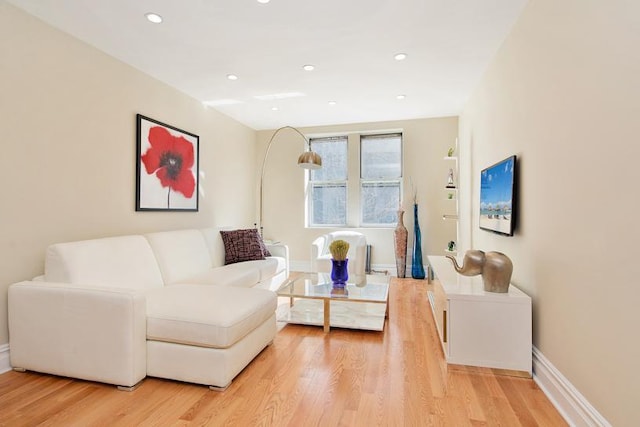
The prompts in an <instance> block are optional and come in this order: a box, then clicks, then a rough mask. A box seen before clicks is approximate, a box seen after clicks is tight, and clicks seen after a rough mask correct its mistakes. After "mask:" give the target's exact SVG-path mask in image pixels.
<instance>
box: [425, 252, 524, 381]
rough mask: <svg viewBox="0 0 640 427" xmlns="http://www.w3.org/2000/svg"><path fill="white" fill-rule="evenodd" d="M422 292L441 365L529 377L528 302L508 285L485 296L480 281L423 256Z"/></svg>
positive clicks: (440, 258)
mask: <svg viewBox="0 0 640 427" xmlns="http://www.w3.org/2000/svg"><path fill="white" fill-rule="evenodd" d="M428 258H429V263H430V265H431V268H432V269H433V272H434V274H435V280H434V281H433V290H432V291H429V292H428V295H429V301H430V303H431V308H432V311H433V316H434V320H435V322H436V325H437V328H438V334H439V335H440V341H441V344H442V349H443V351H444V354H445V357H446V359H447V363H451V364H457V365H470V366H482V367H488V368H495V369H500V370H504V371H505V372H504V373H507V374H512V375H520V376H528V377H530V376H531V351H532V343H531V298H530V297H529V296H527V295H526V294H525V293H524V292H522V291H521V290H519V289H518V288H516V287H515V286H513V285H510V286H509V292H508V293H504V294H499V293H492V292H485V291H484V289H483V285H482V278H481V277H480V276H474V277H466V276H462V275H460V274H458V273H457V272H456V271H455V270H454V268H453V265H452V263H451V261H450V260H448V259H447V258H445V257H443V256H429V257H428Z"/></svg>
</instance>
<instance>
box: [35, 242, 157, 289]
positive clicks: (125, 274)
mask: <svg viewBox="0 0 640 427" xmlns="http://www.w3.org/2000/svg"><path fill="white" fill-rule="evenodd" d="M44 279H45V281H47V282H60V283H72V284H76V285H87V286H105V287H114V288H125V289H149V288H156V287H161V286H163V282H162V275H161V273H160V268H159V267H158V262H157V261H156V257H155V256H154V254H153V251H152V250H151V247H150V246H149V243H148V242H147V240H146V239H145V238H144V237H142V236H120V237H107V238H103V239H95V240H84V241H78V242H69V243H57V244H54V245H51V246H49V247H48V248H47V252H46V255H45V270H44Z"/></svg>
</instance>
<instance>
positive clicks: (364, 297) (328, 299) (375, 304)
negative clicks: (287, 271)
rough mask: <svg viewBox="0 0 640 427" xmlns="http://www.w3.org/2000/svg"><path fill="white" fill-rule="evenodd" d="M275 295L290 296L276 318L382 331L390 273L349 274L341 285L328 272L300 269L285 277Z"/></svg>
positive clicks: (326, 330)
mask: <svg viewBox="0 0 640 427" xmlns="http://www.w3.org/2000/svg"><path fill="white" fill-rule="evenodd" d="M277 294H278V296H280V297H288V298H289V309H288V310H287V311H286V312H282V313H279V315H278V320H279V321H281V322H287V323H296V324H302V325H316V326H323V327H324V331H325V332H329V329H330V328H331V327H332V326H333V327H338V328H348V329H366V330H372V331H382V330H383V328H384V322H385V319H386V318H387V317H388V315H389V276H388V275H366V276H356V277H354V278H353V279H352V278H351V277H350V278H349V281H348V283H347V285H346V286H345V287H344V289H338V288H335V287H334V286H333V284H332V283H331V277H330V275H329V273H302V274H300V275H299V276H296V277H294V278H292V279H288V280H287V281H285V282H284V283H283V284H282V286H281V287H280V288H279V289H278V291H277Z"/></svg>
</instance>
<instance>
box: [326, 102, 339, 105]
mask: <svg viewBox="0 0 640 427" xmlns="http://www.w3.org/2000/svg"><path fill="white" fill-rule="evenodd" d="M328 104H329V105H336V104H337V102H336V101H329V102H328Z"/></svg>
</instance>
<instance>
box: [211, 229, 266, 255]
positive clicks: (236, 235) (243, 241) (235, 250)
mask: <svg viewBox="0 0 640 427" xmlns="http://www.w3.org/2000/svg"><path fill="white" fill-rule="evenodd" d="M220 234H221V235H222V241H223V243H224V263H225V264H234V263H236V262H242V261H253V260H258V259H264V257H265V253H264V250H263V247H264V243H263V242H262V237H261V236H260V234H259V233H258V230H256V229H255V228H250V229H244V230H230V231H223V230H221V231H220ZM265 249H266V248H265ZM267 252H268V251H267ZM270 255H271V254H269V256H270Z"/></svg>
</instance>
